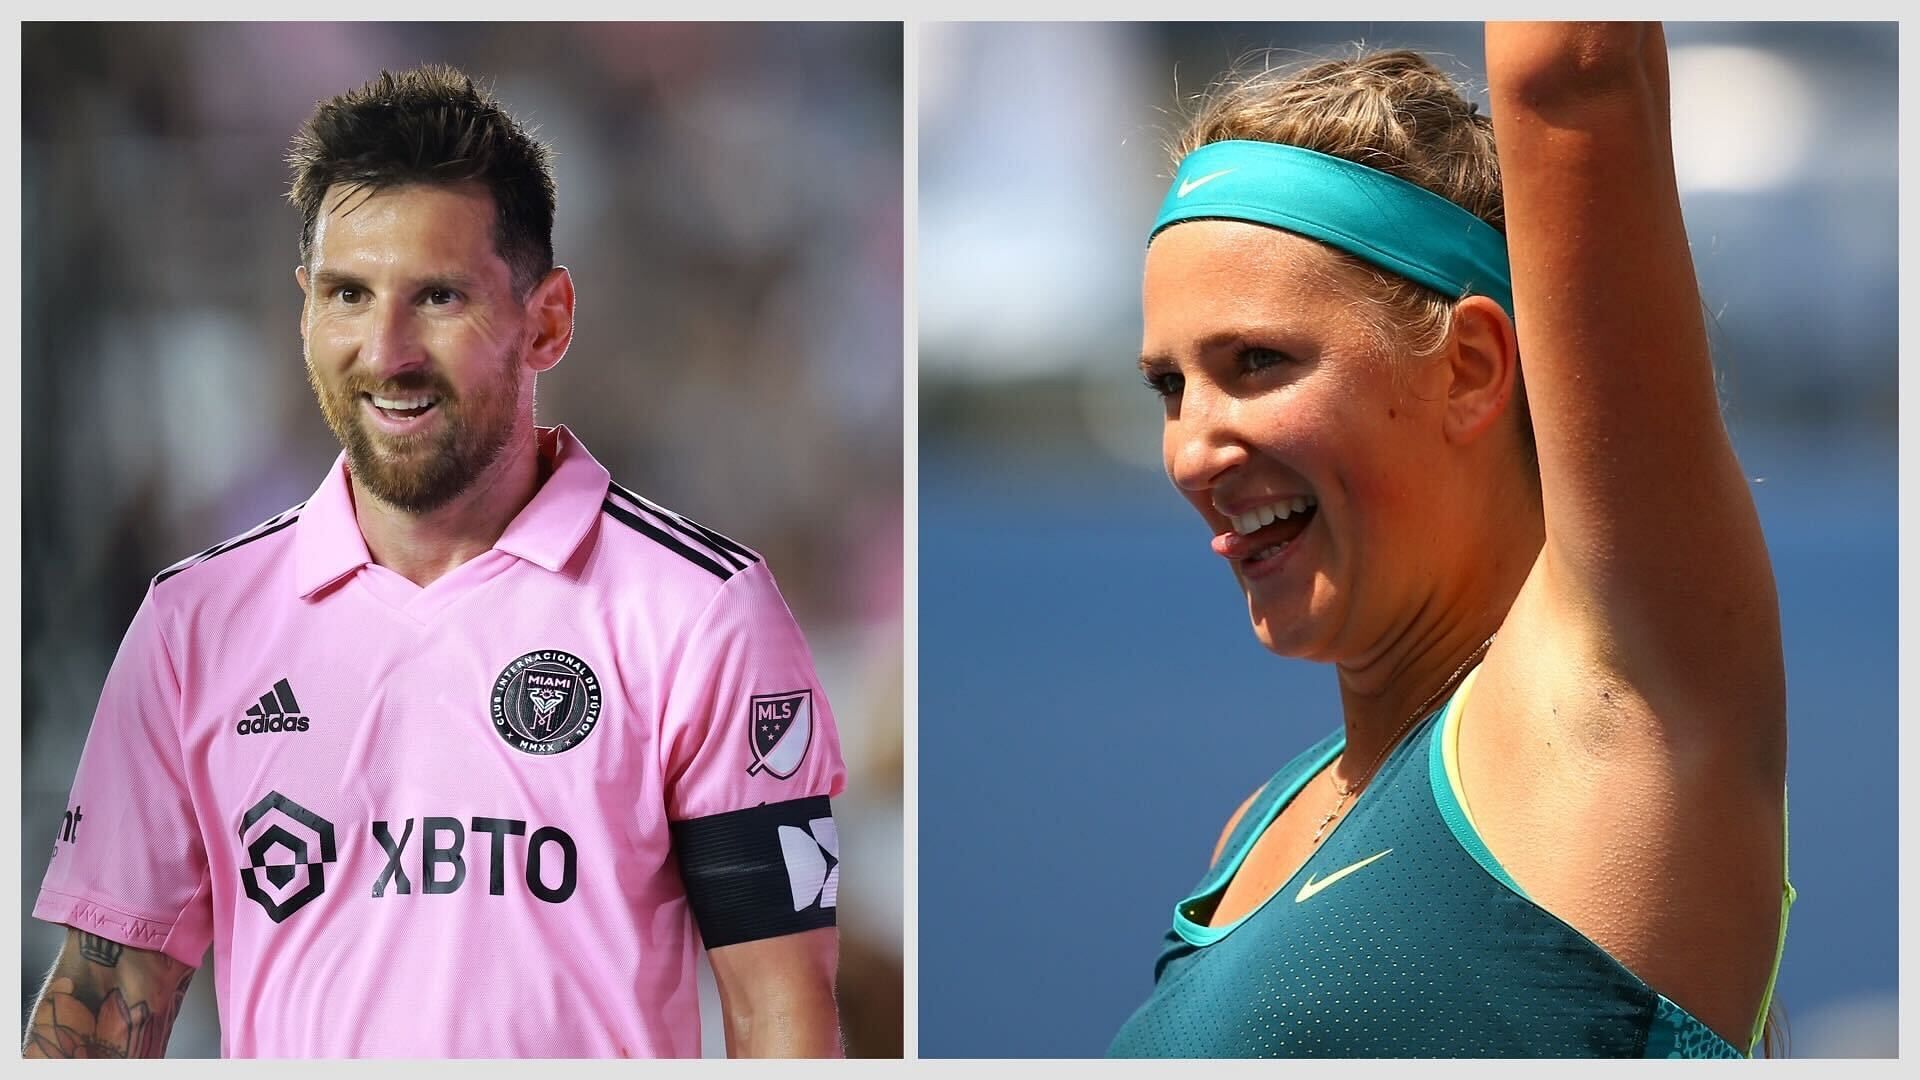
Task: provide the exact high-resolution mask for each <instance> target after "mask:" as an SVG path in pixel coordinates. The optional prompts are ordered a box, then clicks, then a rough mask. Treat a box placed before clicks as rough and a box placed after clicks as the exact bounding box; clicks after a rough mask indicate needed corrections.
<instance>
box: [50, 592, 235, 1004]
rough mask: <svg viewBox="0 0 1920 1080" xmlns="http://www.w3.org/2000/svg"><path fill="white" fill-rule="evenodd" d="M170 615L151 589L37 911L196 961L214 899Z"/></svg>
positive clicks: (90, 736)
mask: <svg viewBox="0 0 1920 1080" xmlns="http://www.w3.org/2000/svg"><path fill="white" fill-rule="evenodd" d="M160 622H161V620H160V618H159V615H158V612H157V611H156V609H155V603H154V597H153V591H152V590H151V589H149V590H148V592H147V596H146V599H145V600H144V601H142V602H141V605H140V610H139V612H138V613H136V614H135V615H134V618H133V623H132V625H131V626H129V627H128V629H127V634H126V637H125V638H124V639H123V640H122V641H121V643H120V651H119V653H118V654H117V655H116V656H115V657H114V660H113V666H112V668H111V669H110V670H109V671H108V673H107V681H106V685H105V687H104V688H103V689H102V690H101V693H100V704H99V707H98V708H97V709H96V710H95V712H94V717H93V726H92V728H91V729H90V730H89V731H88V732H87V742H86V748H85V749H84V750H83V751H82V752H81V755H80V769H79V772H78V774H77V775H76V776H75V778H74V781H73V789H72V792H71V794H70V795H69V796H68V798H67V808H66V810H65V812H64V813H63V814H62V815H61V817H60V820H59V821H58V822H57V823H55V824H57V826H58V828H57V831H56V835H55V837H54V843H53V856H52V859H51V861H50V862H49V863H48V866H47V873H46V876H45V878H44V879H43V880H42V882H41V887H40V895H39V897H38V898H37V899H36V900H35V902H34V905H33V914H34V917H35V918H39V919H44V920H46V921H48V922H54V923H63V924H65V925H68V926H72V927H74V928H76V929H78V930H83V931H85V932H87V933H90V934H96V935H99V936H100V937H104V938H108V939H110V940H113V941H117V942H120V943H121V944H123V945H129V946H132V947H134V948H140V949H149V950H153V951H156V952H164V953H166V954H167V955H168V956H170V957H172V958H173V959H175V960H178V961H180V962H181V963H184V964H188V965H191V966H194V967H198V966H199V964H200V961H201V959H202V957H203V956H204V955H205V953H206V950H207V945H208V943H209V942H211V941H212V939H213V901H212V892H211V890H210V888H209V879H208V872H207V855H206V849H205V847H204V846H203V845H202V843H201V839H200V829H199V825H198V823H197V817H196V815H195V813H194V808H193V800H192V796H191V794H190V791H189V788H188V783H187V768H186V762H185V758H184V755H183V754H182V751H181V746H180V737H179V727H178V720H177V716H178V709H179V702H180V682H179V679H178V676H177V675H176V668H175V666H174V664H173V662H172V658H171V656H170V655H169V652H168V648H167V643H166V641H165V639H164V637H163V636H162V632H161V626H160Z"/></svg>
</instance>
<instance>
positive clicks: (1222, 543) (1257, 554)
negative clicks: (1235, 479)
mask: <svg viewBox="0 0 1920 1080" xmlns="http://www.w3.org/2000/svg"><path fill="white" fill-rule="evenodd" d="M1318 510H1319V502H1318V500H1316V499H1315V498H1314V497H1313V496H1311V495H1295V496H1291V497H1289V498H1285V499H1276V500H1274V501H1273V502H1271V503H1267V504H1265V505H1263V506H1257V507H1254V508H1253V509H1251V510H1248V511H1246V512H1244V513H1240V514H1234V515H1231V516H1229V517H1228V519H1227V520H1228V521H1229V522H1231V523H1232V531H1231V532H1224V533H1221V534H1219V535H1218V536H1215V537H1214V538H1213V549H1214V551H1215V552H1217V553H1218V554H1220V555H1222V556H1224V557H1225V558H1228V559H1231V560H1233V561H1234V562H1236V563H1239V564H1241V565H1242V566H1244V567H1246V568H1249V569H1251V568H1253V567H1256V566H1258V565H1260V564H1262V563H1264V562H1266V561H1268V560H1270V559H1272V558H1274V557H1275V556H1277V555H1279V554H1281V553H1282V552H1284V551H1285V550H1286V549H1287V548H1288V547H1289V546H1291V545H1292V544H1293V542H1294V541H1295V540H1297V539H1299V537H1300V534H1301V533H1303V532H1305V531H1306V528H1307V526H1308V525H1310V524H1312V522H1313V519H1314V517H1315V516H1317V513H1318Z"/></svg>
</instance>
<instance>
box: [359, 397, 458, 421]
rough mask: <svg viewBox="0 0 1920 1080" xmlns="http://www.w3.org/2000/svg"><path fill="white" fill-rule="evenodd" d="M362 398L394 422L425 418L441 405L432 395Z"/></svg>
mask: <svg viewBox="0 0 1920 1080" xmlns="http://www.w3.org/2000/svg"><path fill="white" fill-rule="evenodd" d="M361 396H362V397H363V398H365V399H366V400H367V402H368V403H369V404H371V405H372V406H373V407H374V408H375V409H378V410H379V411H380V413H381V415H383V416H386V417H388V418H389V419H393V420H412V419H414V418H415V417H419V416H425V415H426V414H427V413H428V412H429V411H431V410H432V409H433V408H434V407H435V406H437V405H439V404H440V399H439V398H438V397H435V396H433V395H431V394H422V395H418V396H415V397H382V396H380V395H379V394H362V395H361Z"/></svg>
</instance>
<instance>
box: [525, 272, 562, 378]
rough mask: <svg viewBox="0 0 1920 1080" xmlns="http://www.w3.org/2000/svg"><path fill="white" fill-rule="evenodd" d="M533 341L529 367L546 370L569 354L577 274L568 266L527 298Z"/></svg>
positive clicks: (529, 345)
mask: <svg viewBox="0 0 1920 1080" xmlns="http://www.w3.org/2000/svg"><path fill="white" fill-rule="evenodd" d="M527 313H528V315H529V316H531V318H532V339H531V340H530V341H528V342H527V351H526V361H525V362H526V365H527V366H528V367H529V368H532V369H533V370H534V371H536V372H540V371H546V370H548V369H549V368H551V367H553V366H554V365H555V364H558V363H559V362H560V359H561V358H562V357H564V356H566V355H567V346H568V345H569V344H571V343H572V341H573V275H572V274H571V273H569V272H568V271H567V268H566V267H564V266H556V267H554V268H553V269H551V270H549V271H547V275H546V276H545V277H543V278H541V279H540V283H539V284H537V285H535V286H534V287H533V292H532V294H531V295H529V296H528V297H527Z"/></svg>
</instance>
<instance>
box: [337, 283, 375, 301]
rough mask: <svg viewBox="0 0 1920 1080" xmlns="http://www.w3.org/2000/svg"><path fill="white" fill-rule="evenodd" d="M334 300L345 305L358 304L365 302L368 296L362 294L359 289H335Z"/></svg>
mask: <svg viewBox="0 0 1920 1080" xmlns="http://www.w3.org/2000/svg"><path fill="white" fill-rule="evenodd" d="M333 298H334V299H335V300H338V301H340V302H341V303H343V304H357V303H359V302H360V301H362V300H365V299H366V298H367V297H366V294H365V293H363V292H361V291H360V290H359V289H356V288H353V287H351V286H348V287H345V288H340V289H335V290H334V291H333Z"/></svg>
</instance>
